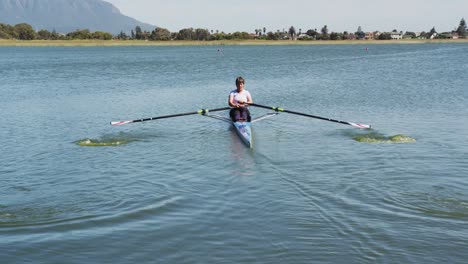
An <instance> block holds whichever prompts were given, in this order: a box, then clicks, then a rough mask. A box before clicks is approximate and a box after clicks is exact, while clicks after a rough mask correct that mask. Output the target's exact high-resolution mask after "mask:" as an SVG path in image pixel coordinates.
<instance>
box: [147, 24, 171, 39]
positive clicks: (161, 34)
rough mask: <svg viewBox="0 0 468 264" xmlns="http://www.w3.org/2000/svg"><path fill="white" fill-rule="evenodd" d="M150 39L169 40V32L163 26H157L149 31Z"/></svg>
mask: <svg viewBox="0 0 468 264" xmlns="http://www.w3.org/2000/svg"><path fill="white" fill-rule="evenodd" d="M150 39H151V40H170V39H171V32H170V31H169V30H167V29H165V28H160V27H157V28H155V29H154V30H153V31H152V32H151V36H150Z"/></svg>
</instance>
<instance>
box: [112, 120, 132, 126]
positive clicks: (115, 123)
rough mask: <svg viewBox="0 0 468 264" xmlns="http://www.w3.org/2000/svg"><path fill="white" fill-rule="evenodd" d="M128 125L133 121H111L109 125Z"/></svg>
mask: <svg viewBox="0 0 468 264" xmlns="http://www.w3.org/2000/svg"><path fill="white" fill-rule="evenodd" d="M129 123H133V121H131V120H129V121H113V122H111V125H112V126H120V125H125V124H129Z"/></svg>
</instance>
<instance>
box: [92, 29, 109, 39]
mask: <svg viewBox="0 0 468 264" xmlns="http://www.w3.org/2000/svg"><path fill="white" fill-rule="evenodd" d="M89 38H90V39H99V40H111V39H112V34H111V33H107V32H102V31H96V32H93V33H91V34H90V36H89Z"/></svg>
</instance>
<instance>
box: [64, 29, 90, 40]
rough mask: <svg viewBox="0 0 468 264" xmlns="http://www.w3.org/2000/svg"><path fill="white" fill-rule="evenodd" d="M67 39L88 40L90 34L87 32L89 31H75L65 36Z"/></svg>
mask: <svg viewBox="0 0 468 264" xmlns="http://www.w3.org/2000/svg"><path fill="white" fill-rule="evenodd" d="M67 38H68V39H90V38H91V33H90V32H89V29H82V30H80V29H77V30H75V31H73V32H70V33H68V34H67Z"/></svg>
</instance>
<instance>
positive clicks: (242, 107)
mask: <svg viewBox="0 0 468 264" xmlns="http://www.w3.org/2000/svg"><path fill="white" fill-rule="evenodd" d="M244 86H245V80H244V78H242V77H240V76H239V77H237V78H236V87H237V88H236V89H235V90H232V91H231V92H230V93H229V101H228V102H229V106H230V107H233V108H232V109H231V111H230V112H229V116H230V117H231V119H232V121H234V122H237V121H240V122H245V121H248V122H250V112H249V109H247V106H248V104H251V103H253V101H252V96H251V95H250V93H249V91H247V90H245V89H244Z"/></svg>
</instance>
